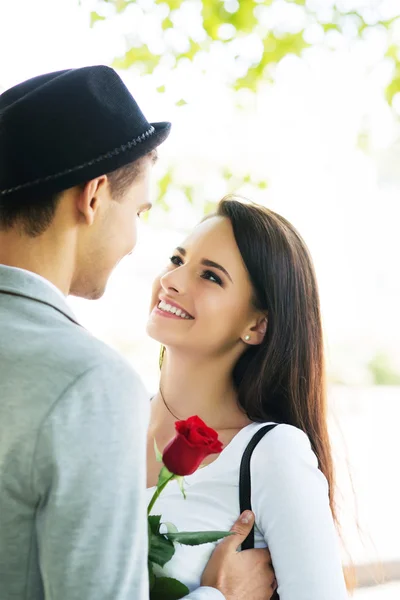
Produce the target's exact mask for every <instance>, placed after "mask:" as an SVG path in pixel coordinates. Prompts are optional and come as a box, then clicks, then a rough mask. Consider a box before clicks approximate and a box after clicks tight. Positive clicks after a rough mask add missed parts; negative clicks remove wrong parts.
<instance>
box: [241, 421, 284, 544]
mask: <svg viewBox="0 0 400 600" xmlns="http://www.w3.org/2000/svg"><path fill="white" fill-rule="evenodd" d="M277 425H278V423H274V424H273V425H265V427H261V429H259V430H258V431H257V432H256V433H255V434H254V435H253V437H252V438H251V440H250V442H249V443H248V445H247V448H246V450H245V451H244V453H243V456H242V461H241V463H240V474H239V502H240V513H242V512H243V511H244V510H251V476H250V459H251V455H252V454H253V451H254V448H255V447H256V446H257V444H258V442H259V441H260V440H261V439H262V438H263V437H264V435H265V434H266V433H268V432H269V431H271V430H272V429H274V428H275V427H276V426H277ZM249 548H254V525H253V528H252V530H251V531H250V533H249V535H248V536H247V538H246V539H245V540H244V542H243V544H242V550H248V549H249Z"/></svg>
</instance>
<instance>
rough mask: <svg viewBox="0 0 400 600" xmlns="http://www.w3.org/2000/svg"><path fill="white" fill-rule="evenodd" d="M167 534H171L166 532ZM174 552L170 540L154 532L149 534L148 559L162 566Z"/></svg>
mask: <svg viewBox="0 0 400 600" xmlns="http://www.w3.org/2000/svg"><path fill="white" fill-rule="evenodd" d="M168 535H173V534H172V533H171V534H168ZM174 554H175V548H174V544H173V543H172V541H170V540H169V539H167V537H166V536H164V535H161V534H157V535H155V534H154V533H152V534H151V536H150V542H149V560H150V561H151V562H153V563H155V564H156V565H160V567H163V566H164V565H165V563H167V562H168V561H169V560H171V558H172V557H173V555H174Z"/></svg>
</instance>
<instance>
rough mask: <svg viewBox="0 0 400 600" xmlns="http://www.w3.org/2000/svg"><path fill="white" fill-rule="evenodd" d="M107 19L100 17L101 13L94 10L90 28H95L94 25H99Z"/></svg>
mask: <svg viewBox="0 0 400 600" xmlns="http://www.w3.org/2000/svg"><path fill="white" fill-rule="evenodd" d="M105 20H106V18H105V17H103V16H102V15H99V13H97V12H96V11H94V10H92V12H91V13H90V27H93V25H94V24H95V23H97V21H105Z"/></svg>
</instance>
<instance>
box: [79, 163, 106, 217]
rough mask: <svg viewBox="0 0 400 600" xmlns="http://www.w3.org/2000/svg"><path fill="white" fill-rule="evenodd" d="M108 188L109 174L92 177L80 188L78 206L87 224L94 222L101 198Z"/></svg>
mask: <svg viewBox="0 0 400 600" xmlns="http://www.w3.org/2000/svg"><path fill="white" fill-rule="evenodd" d="M107 189H108V178H107V175H101V176H100V177H96V178H95V179H91V180H90V181H87V182H86V183H85V184H83V185H82V186H80V187H79V188H78V193H77V201H76V207H77V209H78V212H79V213H80V216H81V218H82V219H84V220H85V222H86V224H87V225H92V224H93V222H94V219H95V216H96V213H97V211H98V209H99V206H100V202H101V199H102V197H103V196H104V194H105V192H106V190H107Z"/></svg>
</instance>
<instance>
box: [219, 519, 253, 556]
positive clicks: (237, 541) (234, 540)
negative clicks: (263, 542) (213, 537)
mask: <svg viewBox="0 0 400 600" xmlns="http://www.w3.org/2000/svg"><path fill="white" fill-rule="evenodd" d="M253 525H254V514H253V513H252V511H251V510H245V511H244V512H243V513H242V514H241V515H240V517H239V518H238V519H237V520H236V521H235V523H234V524H233V525H232V527H231V532H232V533H234V534H235V535H231V536H228V537H227V538H225V539H224V540H223V542H225V544H230V545H232V546H234V547H235V549H236V548H238V547H239V546H240V545H241V544H242V543H243V542H244V540H245V539H246V538H247V536H248V535H249V533H250V531H251V528H252V527H253Z"/></svg>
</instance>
